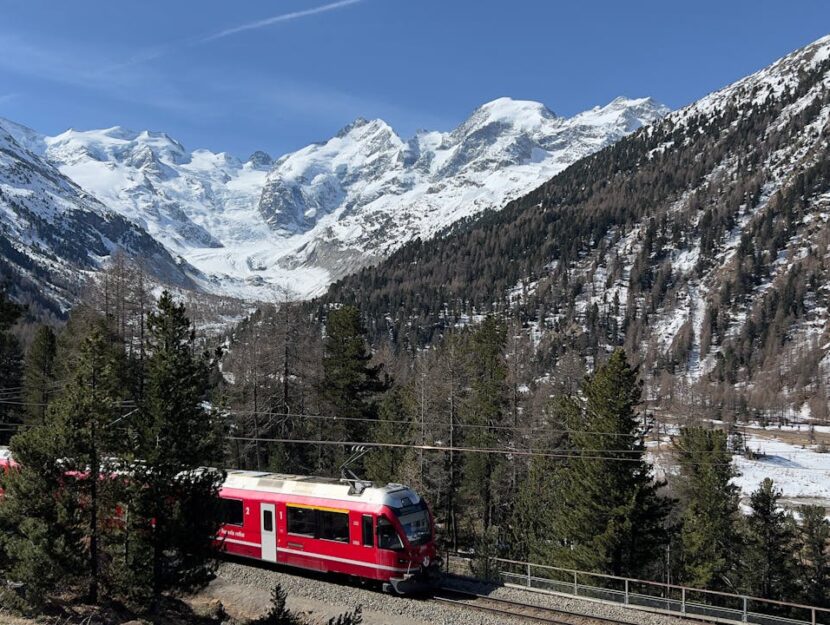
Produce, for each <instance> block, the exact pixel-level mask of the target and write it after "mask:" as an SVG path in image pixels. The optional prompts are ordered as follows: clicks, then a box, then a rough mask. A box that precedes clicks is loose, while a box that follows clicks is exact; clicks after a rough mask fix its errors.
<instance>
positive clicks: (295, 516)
mask: <svg viewBox="0 0 830 625" xmlns="http://www.w3.org/2000/svg"><path fill="white" fill-rule="evenodd" d="M12 463H13V461H12V459H11V456H10V454H9V451H8V449H6V448H2V447H0V467H2V468H3V469H5V468H7V467H8V466H10V465H11V464H12ZM220 497H221V499H222V505H223V507H224V523H223V525H222V526H221V528H220V530H219V533H218V535H217V536H216V542H217V546H218V547H219V548H220V549H222V550H223V551H225V552H226V553H228V554H232V555H236V556H242V557H245V558H251V559H254V560H260V561H263V562H272V563H275V564H282V565H288V566H295V567H299V568H303V569H309V570H314V571H322V572H330V573H339V574H343V575H348V576H350V577H354V578H357V579H361V580H370V581H375V582H379V583H381V584H382V585H383V587H384V589H385V590H394V591H396V592H398V593H401V594H407V593H411V592H416V591H418V590H421V589H425V588H428V587H429V586H431V585H432V584H433V583H434V582H435V581H436V580H437V579H438V578H439V577H440V563H439V560H438V557H437V551H436V546H435V524H434V521H433V517H432V514H431V512H430V510H429V507H428V506H427V504H426V502H425V501H424V500H423V499H421V497H419V496H418V494H417V493H416V492H415V491H413V490H411V489H410V488H407V487H406V486H403V485H401V484H387V485H386V486H375V485H374V484H372V483H371V482H362V481H360V480H356V479H355V480H352V479H335V478H324V477H308V476H301V475H283V474H278V473H266V472H260V471H240V470H230V471H228V472H227V478H226V479H225V482H224V484H223V486H222V489H221V490H220Z"/></svg>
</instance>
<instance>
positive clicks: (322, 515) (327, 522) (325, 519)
mask: <svg viewBox="0 0 830 625" xmlns="http://www.w3.org/2000/svg"><path fill="white" fill-rule="evenodd" d="M317 532H318V533H317V537H318V538H322V539H323V540H335V541H337V542H339V543H347V542H349V513H348V512H332V511H330V510H318V511H317Z"/></svg>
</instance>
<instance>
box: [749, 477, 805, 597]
mask: <svg viewBox="0 0 830 625" xmlns="http://www.w3.org/2000/svg"><path fill="white" fill-rule="evenodd" d="M780 499H781V491H780V490H779V489H776V488H775V484H774V482H773V481H772V480H771V479H770V478H765V479H764V481H762V482H761V485H760V486H759V487H758V490H756V491H755V492H753V493H752V494H751V495H750V506H751V507H752V514H751V515H750V516H749V519H748V521H747V525H748V533H747V534H748V536H747V538H748V544H747V553H746V558H745V564H744V567H745V576H746V580H747V583H746V584H745V585H746V587H747V590H748V592H749V594H752V595H755V596H756V597H763V598H764V599H774V600H776V601H785V600H790V599H792V596H791V591H792V588H793V580H794V577H795V566H794V565H795V562H794V560H793V554H794V551H795V549H794V543H795V532H794V528H793V520H792V517H790V515H788V514H787V513H786V512H785V511H784V509H783V508H781V506H780V504H779V503H778V502H779V500H780Z"/></svg>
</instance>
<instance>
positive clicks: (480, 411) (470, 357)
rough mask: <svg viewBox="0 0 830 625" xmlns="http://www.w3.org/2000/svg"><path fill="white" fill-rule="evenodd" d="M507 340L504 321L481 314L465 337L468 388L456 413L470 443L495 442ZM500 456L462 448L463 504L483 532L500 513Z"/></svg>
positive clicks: (503, 407) (503, 400) (503, 403)
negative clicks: (484, 317)
mask: <svg viewBox="0 0 830 625" xmlns="http://www.w3.org/2000/svg"><path fill="white" fill-rule="evenodd" d="M506 340H507V328H506V326H505V324H504V322H503V321H502V320H500V319H496V318H495V317H487V318H486V319H485V320H484V321H483V322H482V324H481V326H479V327H478V328H477V329H476V330H475V332H473V334H472V336H471V337H470V340H469V341H468V342H467V348H468V353H467V358H466V364H467V368H468V373H467V376H468V379H469V389H468V391H467V393H466V397H465V399H464V401H463V402H462V404H461V412H460V418H461V421H462V423H464V424H465V425H467V426H471V427H468V428H467V432H466V433H465V438H464V442H465V444H466V445H469V446H471V447H474V448H482V449H487V448H501V447H505V446H506V445H504V444H503V443H505V441H504V440H503V433H504V430H502V429H501V428H500V426H502V425H504V422H503V421H504V418H505V413H506V411H507V391H508V388H507V367H506V364H505V362H504V357H503V354H502V352H503V351H504V348H505V344H506ZM504 465H505V460H504V458H503V457H502V456H501V455H499V454H492V453H473V454H468V455H467V457H466V459H465V463H464V477H463V483H462V489H463V491H464V492H465V494H466V499H467V501H466V503H465V509H466V511H467V512H468V514H469V518H470V520H471V521H472V522H473V523H474V524H478V523H481V524H482V529H483V530H484V531H485V532H486V531H487V530H488V529H489V528H490V527H491V526H492V525H498V524H499V522H500V520H501V518H502V517H504V516H505V514H504V511H503V510H500V508H501V507H502V506H503V505H504V502H503V501H502V497H501V496H500V495H501V493H500V489H499V482H500V478H503V477H505V476H504V475H502V472H503V471H504Z"/></svg>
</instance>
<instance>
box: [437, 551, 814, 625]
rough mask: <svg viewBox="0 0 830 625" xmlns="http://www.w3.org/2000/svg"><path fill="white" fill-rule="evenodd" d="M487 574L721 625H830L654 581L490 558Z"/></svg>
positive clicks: (449, 557)
mask: <svg viewBox="0 0 830 625" xmlns="http://www.w3.org/2000/svg"><path fill="white" fill-rule="evenodd" d="M472 562H473V558H472V557H471V556H469V555H466V554H458V553H447V554H446V560H445V563H446V566H447V572H449V573H456V574H459V575H465V576H471V573H472V567H471V564H472ZM487 565H488V566H487V569H488V570H491V571H493V572H494V574H495V575H496V576H498V577H499V578H500V579H501V580H503V581H505V582H508V583H511V584H513V585H516V586H524V587H526V588H529V589H532V590H537V591H547V592H553V593H557V594H562V595H568V596H571V597H578V598H580V599H588V600H592V601H604V602H608V603H617V604H620V605H625V606H629V607H631V608H635V609H642V610H649V611H659V612H663V613H668V614H672V615H676V616H679V617H686V618H693V619H699V620H705V621H714V622H721V623H736V624H743V623H752V624H754V625H830V609H826V608H819V607H816V606H810V605H803V604H799V603H790V602H786V601H774V600H772V599H762V598H760V597H752V596H749V595H738V594H731V593H726V592H718V591H714V590H702V589H699V588H690V587H688V586H679V585H677V584H666V583H662V582H654V581H649V580H642V579H634V578H628V577H617V576H615V575H605V574H602V573H591V572H588V571H576V570H573V569H565V568H560V567H555V566H548V565H544V564H535V563H532V562H521V561H517V560H507V559H504V558H489V559H488V562H487Z"/></svg>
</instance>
